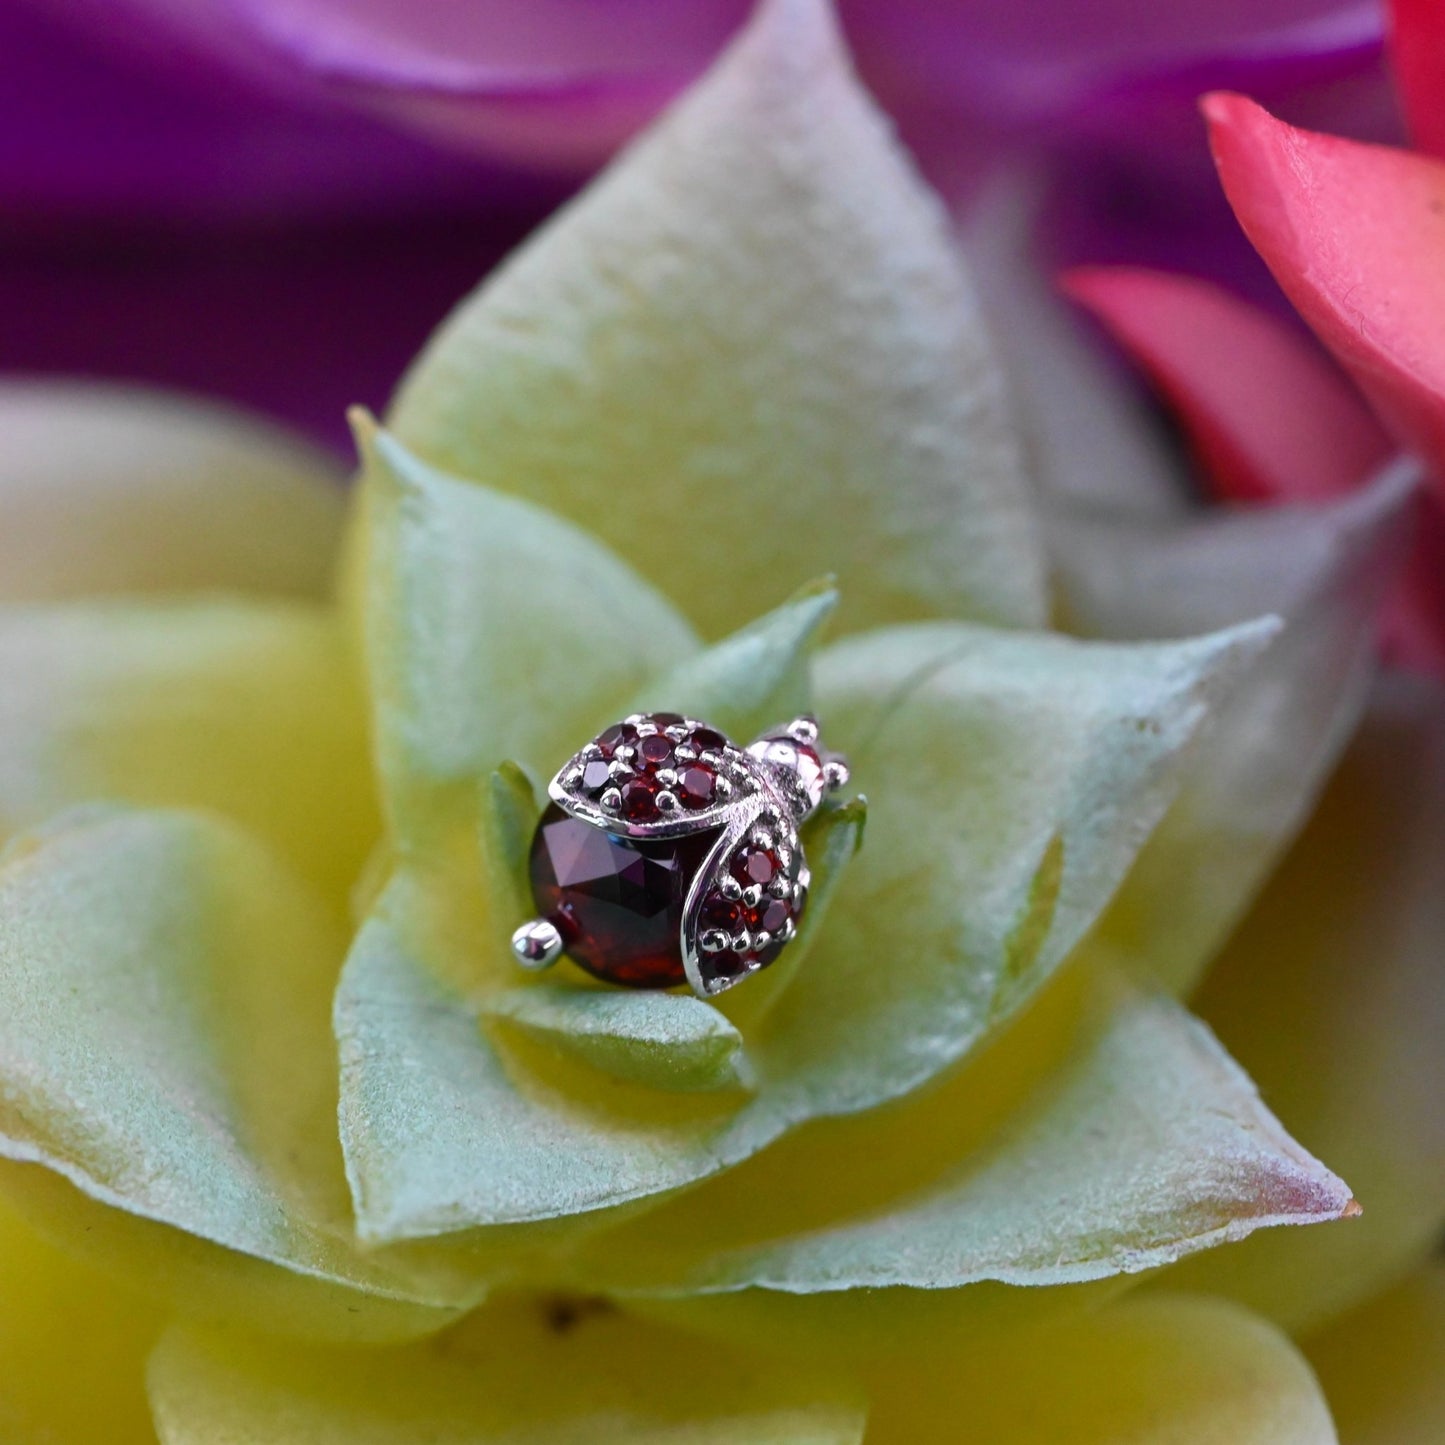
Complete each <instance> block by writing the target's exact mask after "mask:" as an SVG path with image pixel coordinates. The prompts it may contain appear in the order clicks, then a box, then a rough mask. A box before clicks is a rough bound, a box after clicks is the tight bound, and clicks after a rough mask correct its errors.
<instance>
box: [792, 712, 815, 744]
mask: <svg viewBox="0 0 1445 1445" xmlns="http://www.w3.org/2000/svg"><path fill="white" fill-rule="evenodd" d="M785 731H786V732H787V734H788V736H789V737H794V738H797V740H798V741H799V742H800V743H816V742H817V741H818V719H817V718H815V717H814V716H812V714H811V713H804V714H803V715H802V716H801V717H795V718H794V719H793V720H792V722H790V723H789V724H788V726H787V728H786V729H785Z"/></svg>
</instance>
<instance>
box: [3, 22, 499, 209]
mask: <svg viewBox="0 0 1445 1445" xmlns="http://www.w3.org/2000/svg"><path fill="white" fill-rule="evenodd" d="M139 9H140V11H141V12H144V11H145V10H146V7H144V6H141V7H139ZM77 18H81V19H85V20H86V21H87V22H88V21H89V19H90V16H89V15H88V14H87V13H86V12H82V14H81V16H80V17H76V16H74V15H72V16H70V17H69V19H70V22H71V23H67V24H61V23H60V22H59V21H58V20H57V19H55V18H54V17H52V16H51V15H49V14H40V13H35V12H32V11H30V10H28V9H26V8H25V7H23V6H20V7H17V6H15V5H13V4H12V5H0V209H3V212H4V215H5V224H6V228H7V230H8V231H9V232H10V233H11V234H12V235H13V234H14V232H15V230H16V229H17V227H24V228H25V229H27V230H34V229H36V228H38V227H40V226H44V225H49V224H51V223H53V222H56V221H71V220H76V219H84V220H90V219H95V218H104V219H107V220H109V219H112V218H123V219H125V220H128V221H135V220H143V221H146V222H161V223H171V222H175V221H182V222H186V223H188V224H189V223H195V222H207V223H211V222H227V223H231V222H235V221H238V220H244V221H252V220H263V221H268V222H269V221H272V220H274V219H276V218H285V219H286V220H288V221H295V220H297V219H305V220H314V219H318V218H325V217H330V216H335V215H338V214H350V215H355V214H358V213H363V214H364V213H372V214H378V213H380V214H386V213H388V212H395V211H396V210H398V209H399V208H405V209H414V208H416V207H417V206H421V205H425V206H427V207H430V208H436V207H437V206H439V205H451V206H455V205H457V204H459V203H460V202H461V201H462V200H463V199H465V200H466V201H468V202H470V203H473V204H474V203H475V202H476V200H477V199H478V198H479V197H480V196H481V195H482V193H483V192H484V191H488V192H489V193H491V194H492V195H495V177H494V175H493V173H491V172H489V171H487V170H485V169H482V168H480V167H479V166H478V165H476V164H475V163H472V162H467V161H465V160H462V159H459V158H457V157H454V156H451V155H448V154H446V153H444V152H440V151H438V150H437V149H436V148H435V147H432V146H428V145H426V144H425V143H424V142H422V141H419V140H416V139H413V138H411V137H409V136H406V135H401V134H397V133H396V132H395V131H394V130H392V129H390V128H388V127H387V126H386V125H385V124H383V123H382V122H381V121H379V120H376V119H372V118H369V117H367V116H365V115H356V114H352V113H349V112H348V111H346V110H345V109H343V108H341V107H338V106H335V105H327V106H320V105H317V104H316V103H315V102H314V100H313V101H311V102H307V103H302V102H301V101H299V100H297V99H295V98H292V97H291V96H288V95H286V94H283V93H282V92H281V90H280V89H279V87H277V86H274V85H272V86H263V85H261V84H258V83H256V81H255V80H253V79H251V78H248V75H247V74H244V73H243V71H244V67H243V66H241V65H240V63H239V62H238V61H237V58H236V56H235V54H234V51H233V49H232V47H231V46H230V45H229V44H228V43H227V41H226V32H224V31H221V32H216V34H215V35H214V37H213V39H214V42H215V48H214V50H213V51H212V52H210V53H207V52H206V51H204V49H203V48H202V46H201V42H200V39H197V40H196V41H195V42H194V43H191V42H184V43H183V42H182V41H180V40H178V39H176V38H175V37H173V36H170V35H168V34H167V33H166V32H164V31H157V30H155V29H153V28H147V27H146V25H145V23H144V21H145V20H146V18H147V16H146V15H145V14H144V13H140V14H132V13H131V11H130V8H129V7H128V6H126V7H122V6H121V5H120V3H119V0H117V3H116V8H114V9H108V10H105V11H103V12H100V13H99V14H97V16H96V17H95V22H94V26H92V25H91V24H89V23H86V24H76V23H74V22H75V21H76V20H77ZM120 20H125V21H126V22H128V23H126V24H124V25H121V24H118V23H116V24H114V30H115V34H116V36H117V38H119V37H122V36H123V38H124V39H125V43H124V44H120V43H112V24H111V23H102V22H103V21H106V22H118V21H120ZM147 42H148V43H147ZM255 48H256V47H254V46H253V49H255ZM263 53H264V52H263ZM265 58H266V59H267V60H268V62H270V63H271V69H272V70H273V71H274V70H276V69H278V68H279V67H276V66H275V64H274V61H273V60H272V58H271V57H270V56H269V55H266V56H265ZM489 181H490V182H491V183H492V184H491V185H489V184H488V183H489Z"/></svg>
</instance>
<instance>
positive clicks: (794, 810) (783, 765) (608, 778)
mask: <svg viewBox="0 0 1445 1445" xmlns="http://www.w3.org/2000/svg"><path fill="white" fill-rule="evenodd" d="M847 781H848V765H847V763H846V762H845V761H844V760H843V758H842V757H841V756H840V755H839V754H837V753H831V752H828V751H826V750H824V749H823V748H822V747H821V746H820V745H819V742H818V724H817V722H816V721H815V720H814V719H813V718H811V717H799V718H794V719H793V721H792V722H790V723H789V724H788V725H787V726H786V727H784V728H779V729H777V730H776V731H773V732H768V733H765V734H763V736H762V737H760V738H758V739H757V740H756V741H754V742H752V743H751V744H749V745H748V746H747V747H746V748H743V747H739V746H738V745H737V744H736V743H734V742H732V741H731V740H730V739H729V738H728V737H727V736H725V735H724V734H723V733H721V732H719V731H718V730H717V729H716V728H713V727H709V726H708V725H707V724H706V723H704V722H702V721H700V720H698V719H697V718H690V717H683V716H682V715H681V714H679V713H670V712H654V713H634V714H632V716H630V717H628V718H626V719H624V720H623V721H622V722H620V723H617V724H615V725H614V726H612V727H610V728H608V729H607V730H606V731H605V732H603V733H601V734H600V735H599V736H598V737H596V738H594V739H593V740H592V741H591V742H590V743H588V744H587V746H586V747H584V748H583V749H582V750H581V751H580V752H578V753H577V754H575V755H574V756H573V757H572V758H570V759H569V760H568V761H567V762H566V763H565V764H564V765H563V766H562V768H561V770H560V771H559V772H558V773H557V775H556V777H554V778H553V779H552V781H551V783H550V784H549V785H548V789H547V792H548V795H549V797H550V798H551V800H552V801H551V803H550V805H549V806H548V808H547V810H546V811H545V812H544V813H543V814H542V817H541V820H540V821H539V822H538V824H537V830H536V832H535V834H534V835H533V838H532V851H531V859H530V870H531V881H532V894H533V898H534V900H535V902H536V906H537V911H538V917H537V918H535V919H533V920H532V921H531V922H529V923H525V924H523V925H522V927H521V928H519V929H518V930H517V931H516V933H514V934H513V935H512V951H513V953H514V955H515V956H516V959H517V961H518V962H519V963H520V964H521V965H522V966H523V967H524V968H529V969H541V968H547V967H550V966H551V965H552V964H553V963H555V962H556V961H557V959H558V958H559V957H560V956H561V955H562V954H564V953H565V954H567V956H568V957H569V958H571V959H572V960H573V961H574V962H575V963H577V964H578V965H580V966H581V967H582V968H584V969H585V970H586V971H587V972H588V973H590V974H592V975H593V976H594V977H596V978H599V979H601V980H602V981H604V982H606V983H612V984H620V985H622V986H624V987H628V988H671V987H673V986H674V985H677V984H684V983H685V984H688V985H690V986H691V988H692V990H693V992H694V993H696V994H697V995H698V996H699V997H702V998H710V997H712V996H714V995H716V994H719V993H722V992H723V991H724V990H726V989H729V988H731V987H733V985H734V984H737V983H740V982H741V981H742V980H743V979H745V978H747V977H748V976H749V975H750V974H753V973H756V972H758V970H760V969H763V968H766V967H767V966H768V965H769V964H770V963H772V962H773V960H774V959H776V958H777V957H778V955H779V954H780V953H781V952H782V951H783V949H784V948H785V947H786V946H787V945H788V943H789V942H790V941H791V940H792V938H793V937H794V935H795V934H796V932H797V929H798V923H799V920H800V919H801V918H802V915H803V910H804V908H805V907H806V906H807V900H808V886H809V882H810V878H809V873H808V864H807V860H806V859H805V858H804V856H803V849H802V845H801V844H800V843H799V841H798V829H799V827H800V826H801V824H802V823H803V822H804V820H805V819H807V818H808V817H809V816H810V815H811V814H812V813H813V812H815V811H816V810H817V808H818V807H819V806H820V804H821V803H822V802H823V800H824V798H825V797H827V796H828V794H829V793H831V792H833V791H835V790H836V789H838V788H841V787H843V786H844V785H845V784H846V783H847Z"/></svg>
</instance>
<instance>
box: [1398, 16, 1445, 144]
mask: <svg viewBox="0 0 1445 1445" xmlns="http://www.w3.org/2000/svg"><path fill="white" fill-rule="evenodd" d="M1390 20H1391V24H1390V59H1391V61H1392V62H1393V63H1394V67H1395V81H1396V84H1397V86H1398V88H1399V91H1400V99H1401V101H1402V102H1403V103H1404V107H1405V116H1406V119H1407V120H1408V122H1409V126H1410V135H1411V137H1412V138H1413V140H1414V142H1415V145H1416V146H1417V147H1418V148H1419V149H1420V150H1422V151H1430V152H1431V153H1432V154H1434V155H1437V156H1445V9H1442V8H1441V6H1440V3H1439V0H1391V5H1390Z"/></svg>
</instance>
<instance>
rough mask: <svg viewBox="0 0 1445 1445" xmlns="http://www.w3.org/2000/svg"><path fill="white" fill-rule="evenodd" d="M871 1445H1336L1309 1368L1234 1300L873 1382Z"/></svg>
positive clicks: (1156, 1301)
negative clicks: (960, 1443)
mask: <svg viewBox="0 0 1445 1445" xmlns="http://www.w3.org/2000/svg"><path fill="white" fill-rule="evenodd" d="M872 1385H873V1389H872V1400H871V1405H872V1409H871V1411H870V1417H869V1428H868V1445H918V1442H921V1441H925V1440H926V1441H934V1440H938V1441H943V1440H978V1441H987V1442H988V1445H1060V1442H1063V1441H1067V1442H1068V1445H1335V1431H1334V1427H1333V1425H1332V1424H1331V1422H1330V1412H1329V1407H1328V1406H1327V1405H1326V1403H1325V1400H1324V1397H1323V1395H1322V1394H1321V1392H1320V1388H1319V1386H1318V1384H1317V1383H1316V1381H1315V1378H1314V1375H1313V1374H1312V1373H1311V1371H1310V1367H1309V1365H1308V1363H1307V1362H1306V1361H1305V1360H1304V1358H1303V1357H1302V1356H1301V1355H1300V1353H1299V1351H1298V1350H1297V1349H1296V1348H1295V1346H1294V1345H1292V1344H1291V1343H1290V1341H1289V1340H1288V1338H1287V1337H1286V1336H1285V1335H1283V1334H1281V1333H1280V1332H1279V1331H1278V1330H1277V1329H1276V1328H1275V1327H1274V1326H1273V1325H1270V1324H1268V1323H1266V1322H1265V1321H1263V1320H1261V1319H1258V1318H1256V1317H1255V1316H1253V1315H1250V1314H1249V1313H1248V1312H1246V1311H1245V1310H1243V1309H1241V1308H1239V1306H1237V1305H1232V1304H1228V1303H1226V1302H1225V1301H1222V1300H1212V1299H1206V1298H1192V1297H1189V1296H1184V1295H1180V1296H1154V1297H1150V1298H1145V1297H1141V1296H1134V1297H1132V1298H1130V1299H1127V1300H1122V1301H1119V1302H1117V1303H1115V1304H1113V1305H1110V1306H1108V1307H1106V1308H1105V1309H1103V1310H1101V1311H1099V1313H1097V1314H1096V1315H1093V1316H1090V1317H1088V1318H1082V1319H1070V1320H1068V1321H1066V1322H1061V1323H1059V1324H1058V1325H1056V1326H1054V1327H1051V1328H1050V1329H1048V1330H1045V1331H1040V1332H1038V1333H1037V1334H1034V1335H1030V1336H1027V1337H1013V1338H1010V1339H1008V1340H1006V1341H1001V1342H998V1343H996V1344H991V1342H990V1341H989V1340H988V1339H986V1338H984V1339H980V1340H976V1341H974V1342H972V1344H971V1346H970V1347H969V1348H967V1349H963V1350H957V1351H953V1352H950V1353H949V1354H948V1355H947V1356H937V1355H929V1354H927V1353H925V1354H924V1357H923V1359H922V1360H921V1361H920V1362H919V1363H918V1364H916V1365H915V1366H913V1367H912V1368H909V1367H907V1366H900V1367H898V1368H896V1369H895V1370H893V1371H891V1372H889V1373H882V1372H880V1373H878V1374H876V1375H875V1377H874V1379H873V1381H872Z"/></svg>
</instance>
